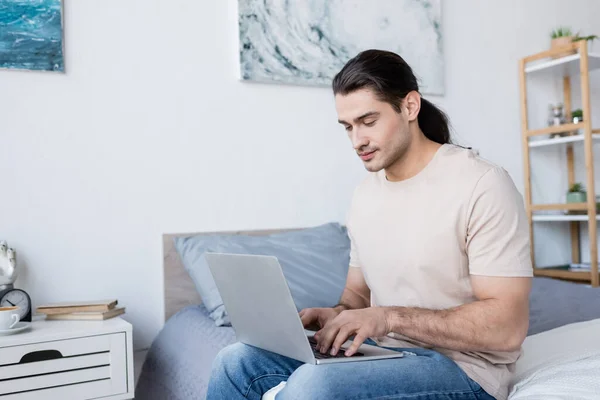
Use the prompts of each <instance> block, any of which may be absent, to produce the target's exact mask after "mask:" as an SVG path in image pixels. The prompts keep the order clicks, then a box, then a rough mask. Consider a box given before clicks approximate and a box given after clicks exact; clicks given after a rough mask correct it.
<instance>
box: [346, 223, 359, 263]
mask: <svg viewBox="0 0 600 400" xmlns="http://www.w3.org/2000/svg"><path fill="white" fill-rule="evenodd" d="M348 236H349V237H350V267H353V268H360V261H359V259H358V252H357V251H356V244H355V242H354V239H353V238H352V233H351V231H350V229H348Z"/></svg>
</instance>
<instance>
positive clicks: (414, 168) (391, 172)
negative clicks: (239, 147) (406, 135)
mask: <svg viewBox="0 0 600 400" xmlns="http://www.w3.org/2000/svg"><path fill="white" fill-rule="evenodd" d="M416 136H417V138H418V139H414V140H413V141H412V143H411V144H410V147H409V148H408V150H407V151H406V153H405V155H404V156H403V157H402V158H400V159H398V160H397V161H396V162H395V163H394V164H392V165H391V166H390V167H389V168H386V170H385V176H386V178H387V180H388V181H390V182H399V181H403V180H406V179H410V178H412V177H413V176H415V175H417V174H418V173H419V172H421V171H422V170H423V169H424V168H425V167H426V166H427V164H429V162H430V161H431V160H432V159H433V157H434V156H435V153H436V152H437V151H438V150H439V148H440V147H441V144H439V143H436V142H433V141H431V140H429V139H427V138H426V137H425V136H424V135H423V134H421V135H416Z"/></svg>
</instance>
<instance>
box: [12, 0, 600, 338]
mask: <svg viewBox="0 0 600 400" xmlns="http://www.w3.org/2000/svg"><path fill="white" fill-rule="evenodd" d="M236 3H237V2H236V1H235V0H226V1H224V0H205V1H201V2H199V1H189V0H171V1H169V2H166V1H160V0H87V1H73V0H65V13H64V20H65V43H66V52H65V54H66V69H67V71H66V74H64V75H60V74H53V73H37V72H35V73H34V72H19V71H0V110H1V111H0V113H1V114H0V115H1V123H0V140H1V142H0V173H1V176H2V183H1V186H0V187H1V188H2V189H0V193H1V196H0V210H2V211H0V238H4V239H7V240H9V243H10V245H12V246H14V247H16V248H17V250H18V251H19V256H20V260H21V265H22V266H23V267H24V272H23V274H22V276H21V277H20V278H19V280H18V281H17V285H18V286H20V287H23V288H25V289H26V290H28V291H29V292H30V293H31V294H32V296H33V299H34V303H35V304H39V303H42V302H47V301H58V300H70V299H89V298H105V297H113V296H114V297H117V298H119V300H120V302H121V303H122V304H123V305H125V306H126V307H127V309H128V313H127V314H126V317H125V318H126V319H127V320H129V321H131V322H132V323H133V324H134V332H135V347H136V348H142V347H147V346H148V345H149V344H150V342H151V340H152V339H153V338H154V336H155V335H156V333H157V332H158V330H159V329H160V327H161V325H162V316H163V302H162V299H163V292H162V290H163V286H162V285H163V281H162V270H161V267H162V258H161V256H162V254H161V245H162V244H161V235H162V234H163V233H165V232H196V231H218V230H228V229H259V228H282V227H294V226H310V225H316V224H320V223H325V222H328V221H343V218H344V215H345V212H346V208H347V206H348V203H349V200H350V196H351V193H352V190H353V188H354V185H355V184H356V183H357V182H358V181H359V180H360V178H361V177H362V176H363V175H364V172H363V168H362V166H361V164H360V161H359V160H358V159H357V158H356V157H355V156H354V155H353V153H352V151H351V148H350V144H349V143H348V142H347V139H346V137H345V134H344V132H343V130H342V129H341V128H340V127H339V126H338V124H337V123H336V116H335V110H334V105H333V100H332V96H331V93H330V91H329V90H328V89H326V88H308V87H294V86H278V85H262V84H249V83H242V82H240V81H238V80H237V21H236ZM370 6H372V5H370ZM593 15H600V3H599V2H595V1H593V0H587V1H586V0H578V1H574V2H573V1H571V2H567V1H559V0H552V1H548V0H535V1H534V0H530V1H527V2H522V1H519V0H510V1H493V2H480V1H478V0H461V1H457V0H453V1H444V2H443V31H444V52H445V63H446V96H444V97H443V98H431V99H432V100H433V101H434V102H437V103H439V104H440V105H441V106H443V108H444V109H445V110H446V111H447V112H448V113H449V115H450V116H451V118H452V122H453V125H454V128H455V130H456V132H457V134H458V135H457V139H458V141H459V143H461V144H465V145H472V146H474V147H476V148H478V149H479V150H480V152H481V154H482V155H483V156H484V157H487V158H489V159H491V160H492V161H494V162H497V163H499V164H501V165H503V166H504V167H505V168H506V169H507V170H508V171H509V172H510V173H511V175H512V176H513V179H514V180H515V182H516V184H517V186H518V187H519V189H522V187H523V179H522V161H521V160H522V158H521V142H520V130H519V129H520V122H519V121H520V119H519V105H518V99H519V96H518V79H517V78H518V75H517V60H518V58H520V57H523V56H525V55H527V54H530V53H534V52H537V51H541V50H543V49H545V48H546V47H547V45H548V32H549V31H550V30H551V29H552V28H553V27H554V26H556V25H558V24H567V25H571V26H573V28H574V29H577V28H580V29H582V30H583V31H584V32H588V31H590V32H593V29H592V28H593V24H592V16H593ZM595 33H599V32H595ZM417 72H418V71H417ZM543 90H545V91H547V93H550V94H552V93H554V92H553V91H555V88H550V89H548V88H546V89H543ZM539 99H540V102H539V106H537V107H536V109H535V111H534V114H536V113H537V114H536V115H533V118H537V119H538V120H539V119H540V118H542V119H541V121H543V118H545V112H546V103H547V98H545V97H540V98H539ZM596 104H597V101H596ZM553 156H554V157H556V158H559V157H560V156H559V155H553ZM534 178H535V180H536V182H537V183H535V184H534V189H536V188H537V187H539V189H540V190H541V189H542V188H544V186H543V184H542V182H541V181H542V180H543V176H537V175H536V176H535V177H534ZM549 181H550V183H552V182H554V181H556V179H553V177H552V176H550V179H549ZM555 189H556V190H558V188H555ZM536 190H537V189H536ZM560 190H562V188H561V189H560ZM560 190H559V192H558V193H559V194H560ZM543 195H544V196H550V197H547V198H548V199H552V196H557V194H552V193H551V194H547V195H546V194H543ZM552 240H554V239H552ZM553 247H555V246H553ZM565 248H567V247H565ZM35 304H34V305H35Z"/></svg>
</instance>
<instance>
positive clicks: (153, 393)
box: [135, 230, 600, 400]
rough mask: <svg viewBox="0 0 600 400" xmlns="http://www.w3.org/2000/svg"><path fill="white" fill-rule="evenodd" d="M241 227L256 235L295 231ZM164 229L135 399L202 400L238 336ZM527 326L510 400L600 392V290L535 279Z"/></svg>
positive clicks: (595, 395)
mask: <svg viewBox="0 0 600 400" xmlns="http://www.w3.org/2000/svg"><path fill="white" fill-rule="evenodd" d="M292 231H294V230H277V231H273V230H271V231H239V232H227V233H219V234H227V235H241V236H256V237H262V236H265V235H271V234H274V233H275V234H276V233H280V232H292ZM197 235H200V236H203V235H215V233H210V234H206V233H202V234H190V233H184V234H165V235H163V257H164V283H165V286H164V296H165V325H164V327H163V329H162V330H161V332H160V333H159V335H158V336H157V337H156V339H155V340H154V341H153V343H152V346H151V348H150V349H149V351H148V354H147V357H146V360H145V363H144V365H143V367H142V371H141V374H140V377H139V380H138V384H137V387H136V393H135V394H136V399H141V400H154V399H156V400H158V399H160V400H164V399H172V400H180V399H181V400H183V399H186V400H189V399H204V398H205V395H206V389H207V384H208V379H209V376H210V370H211V365H212V361H213V359H214V358H215V356H216V355H217V353H218V352H219V351H220V350H221V349H222V348H223V347H225V346H227V345H229V344H231V343H234V342H235V341H236V337H235V332H234V330H233V328H231V327H230V326H217V325H216V324H215V320H214V318H211V316H210V313H209V311H208V310H207V308H206V307H205V306H204V305H203V304H202V300H201V297H200V295H199V294H198V291H197V290H196V286H195V284H194V281H193V280H192V279H191V278H190V275H189V274H188V272H187V271H186V269H185V268H184V265H183V263H182V260H181V257H180V255H179V254H178V251H177V250H176V248H175V245H174V239H176V238H178V237H191V236H197ZM530 309H531V316H530V327H529V332H528V337H527V339H526V342H525V344H524V355H523V357H522V358H521V359H520V360H519V361H518V362H517V368H516V373H515V378H514V379H513V382H512V384H511V394H510V400H537V399H540V400H541V399H544V400H547V399H569V398H577V399H598V398H600V395H598V393H600V372H598V371H600V344H598V339H597V338H598V337H600V290H599V289H593V288H590V287H586V286H585V285H581V284H577V283H571V282H564V281H558V280H552V279H549V278H534V282H533V289H532V294H531V299H530Z"/></svg>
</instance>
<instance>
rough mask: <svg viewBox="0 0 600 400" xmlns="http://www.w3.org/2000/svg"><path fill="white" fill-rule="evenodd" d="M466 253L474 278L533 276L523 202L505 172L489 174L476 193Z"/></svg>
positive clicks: (468, 221) (472, 206) (481, 179)
mask: <svg viewBox="0 0 600 400" xmlns="http://www.w3.org/2000/svg"><path fill="white" fill-rule="evenodd" d="M466 249H467V256H468V260H469V272H470V273H471V274H473V275H487V276H506V277H531V276H533V268H532V265H531V249H530V243H529V226H528V221H527V215H526V212H525V207H524V203H523V198H522V196H521V194H520V193H519V191H518V190H517V188H516V187H515V185H514V182H513V181H512V179H511V178H510V176H509V174H508V172H506V171H505V170H504V169H503V168H500V167H494V168H492V169H490V170H488V171H487V172H486V173H485V174H484V175H483V176H482V177H481V178H480V179H479V181H478V182H477V184H476V186H475V188H474V190H473V193H472V196H471V200H470V202H469V206H468V215H467V243H466Z"/></svg>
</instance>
